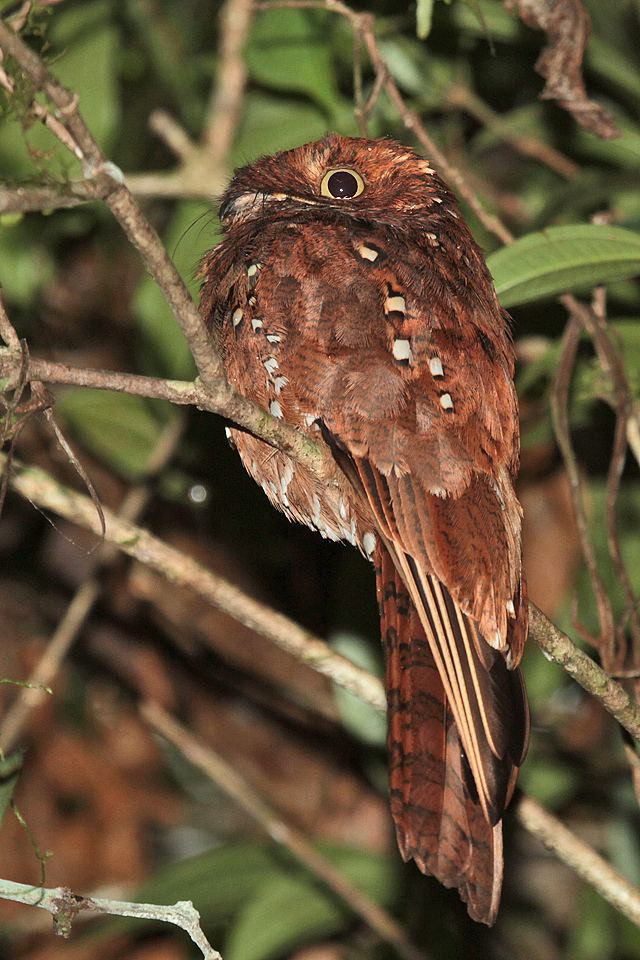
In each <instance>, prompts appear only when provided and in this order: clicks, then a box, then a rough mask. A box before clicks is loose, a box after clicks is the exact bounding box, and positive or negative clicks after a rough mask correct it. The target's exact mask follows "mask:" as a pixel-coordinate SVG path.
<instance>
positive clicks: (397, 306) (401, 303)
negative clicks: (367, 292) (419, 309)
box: [384, 296, 407, 313]
mask: <svg viewBox="0 0 640 960" xmlns="http://www.w3.org/2000/svg"><path fill="white" fill-rule="evenodd" d="M406 309H407V304H406V302H405V299H404V297H401V296H394V297H387V299H386V300H385V302H384V310H385V313H404V312H405V311H406Z"/></svg>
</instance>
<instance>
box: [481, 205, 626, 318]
mask: <svg viewBox="0 0 640 960" xmlns="http://www.w3.org/2000/svg"><path fill="white" fill-rule="evenodd" d="M487 263H488V265H489V269H490V270H491V273H492V274H493V279H494V282H495V285H496V291H497V293H498V296H499V297H500V302H501V303H502V305H503V306H504V307H515V306H517V305H518V304H522V303H528V302H529V301H531V300H538V299H541V298H543V297H551V296H554V295H556V294H559V293H563V292H564V291H566V290H576V289H583V288H586V287H593V286H596V284H599V283H606V282H607V281H611V280H624V279H627V278H629V277H634V276H636V275H637V274H639V273H640V234H637V233H634V232H633V231H631V230H623V229H621V228H620V227H605V226H595V225H593V224H582V225H576V226H566V227H565V226H562V227H549V228H548V229H547V230H545V231H543V232H540V233H530V234H527V236H524V237H521V238H520V239H519V240H516V241H515V243H513V244H511V245H510V246H508V247H502V248H501V249H500V250H497V251H496V252H495V253H492V254H491V256H489V257H488V259H487Z"/></svg>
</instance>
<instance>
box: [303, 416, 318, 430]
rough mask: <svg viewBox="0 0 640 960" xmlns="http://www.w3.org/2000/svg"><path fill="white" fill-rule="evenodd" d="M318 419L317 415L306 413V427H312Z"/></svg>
mask: <svg viewBox="0 0 640 960" xmlns="http://www.w3.org/2000/svg"><path fill="white" fill-rule="evenodd" d="M317 419H318V418H317V416H316V414H315V413H305V415H304V422H305V426H307V427H312V426H313V425H314V423H315V422H316V420H317Z"/></svg>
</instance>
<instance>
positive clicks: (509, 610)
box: [505, 600, 516, 617]
mask: <svg viewBox="0 0 640 960" xmlns="http://www.w3.org/2000/svg"><path fill="white" fill-rule="evenodd" d="M505 606H506V608H507V613H508V614H509V616H510V617H515V615H516V608H515V607H514V605H513V600H507V602H506V604H505Z"/></svg>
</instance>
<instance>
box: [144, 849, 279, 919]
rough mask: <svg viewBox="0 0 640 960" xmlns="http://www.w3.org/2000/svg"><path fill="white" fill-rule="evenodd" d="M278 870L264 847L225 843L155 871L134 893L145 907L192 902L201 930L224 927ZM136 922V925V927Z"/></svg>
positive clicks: (277, 866) (269, 850) (268, 851)
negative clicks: (197, 913) (176, 899)
mask: <svg viewBox="0 0 640 960" xmlns="http://www.w3.org/2000/svg"><path fill="white" fill-rule="evenodd" d="M281 872H282V866H281V865H280V864H279V863H278V861H277V859H276V857H275V856H274V848H273V847H272V846H270V845H269V844H265V843H229V844H225V845H224V846H223V847H219V848H218V849H216V850H210V851H207V853H203V854H201V855H200V856H197V857H189V858H188V859H187V860H183V861H181V862H179V863H174V864H172V865H171V866H169V867H165V868H164V869H163V870H161V871H159V872H158V873H157V874H156V875H155V876H154V877H152V878H151V879H150V880H148V881H147V882H146V883H145V884H144V885H143V886H141V887H140V888H139V889H138V890H137V891H136V899H137V900H139V901H141V902H143V903H145V902H150V903H165V902H166V903H172V902H173V901H174V900H175V898H176V897H177V896H179V897H180V899H181V900H192V901H193V903H194V904H195V906H196V908H197V909H198V911H199V913H200V916H201V919H202V923H203V925H204V926H205V927H214V926H219V925H222V924H224V923H228V921H229V919H230V917H232V916H234V915H235V914H236V913H237V911H238V910H239V909H240V908H241V907H242V906H243V905H244V904H245V903H246V902H247V901H248V900H249V899H250V898H251V897H252V896H253V895H254V893H255V891H256V889H257V888H258V887H259V886H260V885H261V884H263V883H264V882H265V880H266V879H267V878H274V877H276V876H279V875H280V874H281ZM137 922H138V921H136V923H137Z"/></svg>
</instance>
